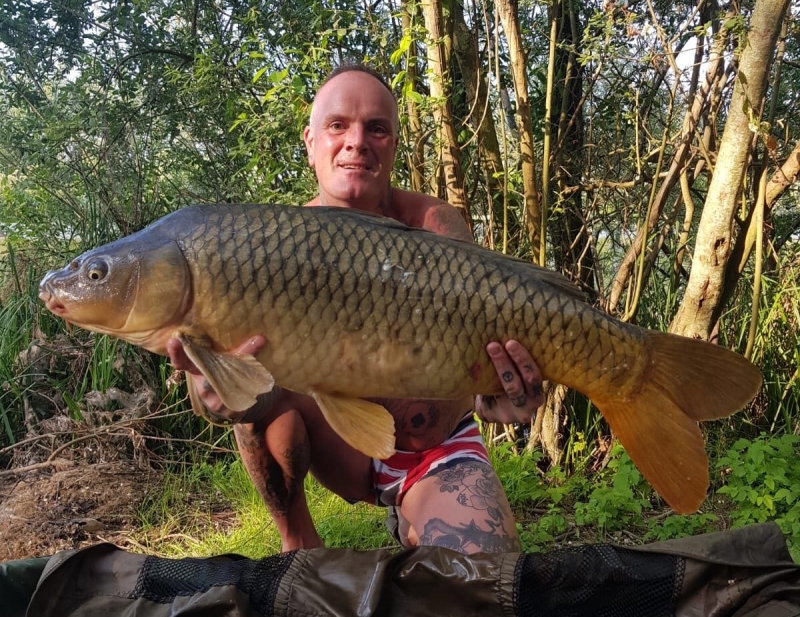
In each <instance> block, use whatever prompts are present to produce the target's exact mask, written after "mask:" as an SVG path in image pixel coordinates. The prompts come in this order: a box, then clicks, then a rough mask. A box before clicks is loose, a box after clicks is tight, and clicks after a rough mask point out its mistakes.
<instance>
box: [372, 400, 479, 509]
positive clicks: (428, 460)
mask: <svg viewBox="0 0 800 617" xmlns="http://www.w3.org/2000/svg"><path fill="white" fill-rule="evenodd" d="M468 460H472V461H483V462H485V463H487V464H488V463H489V453H488V452H487V451H486V444H485V443H484V442H483V436H482V435H481V432H480V428H479V427H478V422H477V421H476V420H475V416H474V415H473V412H472V411H470V412H469V413H467V415H465V416H464V418H463V419H462V420H461V422H459V424H458V426H456V428H455V430H454V431H453V432H452V434H451V435H450V437H448V438H447V439H446V440H445V441H444V442H442V443H441V444H439V445H438V446H435V447H433V448H431V449H430V450H425V451H423V452H405V451H403V450H398V451H397V452H395V453H394V454H393V455H392V456H390V457H389V458H387V459H383V460H378V459H373V461H372V481H373V484H374V486H375V494H376V505H380V506H399V505H400V504H401V503H402V502H403V497H405V494H406V493H407V492H408V490H409V489H410V488H411V487H412V486H414V484H416V483H417V482H419V481H420V480H422V479H423V478H425V477H426V476H428V475H430V474H432V473H434V472H436V471H440V470H442V469H446V468H448V467H450V466H452V465H454V464H455V463H457V462H461V461H468Z"/></svg>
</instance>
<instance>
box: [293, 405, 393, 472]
mask: <svg viewBox="0 0 800 617" xmlns="http://www.w3.org/2000/svg"><path fill="white" fill-rule="evenodd" d="M309 394H311V396H312V397H313V398H314V400H315V401H316V402H317V405H319V408H320V410H321V411H322V415H323V416H324V417H325V419H326V420H327V421H328V424H330V425H331V427H333V430H335V431H336V432H337V433H338V434H339V436H340V437H341V438H342V439H344V440H345V441H346V442H347V443H348V444H350V445H351V446H353V447H354V448H355V449H356V450H359V451H361V452H363V453H364V454H366V455H367V456H370V457H372V458H377V459H385V458H389V457H390V456H391V455H392V454H394V452H395V449H394V418H392V416H391V414H390V413H389V412H388V411H386V408H385V407H383V406H382V405H378V404H377V403H370V402H369V401H365V400H364V399H360V398H352V397H345V396H335V395H332V394H323V393H322V392H315V391H312V392H310V393H309Z"/></svg>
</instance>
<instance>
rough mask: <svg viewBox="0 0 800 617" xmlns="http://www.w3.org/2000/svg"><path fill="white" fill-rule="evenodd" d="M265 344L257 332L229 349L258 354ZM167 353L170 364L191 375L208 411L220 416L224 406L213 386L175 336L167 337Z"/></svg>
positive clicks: (241, 352)
mask: <svg viewBox="0 0 800 617" xmlns="http://www.w3.org/2000/svg"><path fill="white" fill-rule="evenodd" d="M266 344H267V339H266V338H265V337H264V336H263V335H261V334H257V335H256V336H254V337H252V338H250V339H248V340H247V341H245V342H244V343H242V344H241V345H239V346H238V347H235V348H234V349H232V350H231V351H232V352H233V353H240V354H250V355H252V356H255V355H258V352H259V351H261V350H262V349H263V348H264V345H266ZM167 354H169V359H170V362H172V366H174V367H175V368H176V369H177V370H179V371H186V373H187V374H188V375H191V379H194V383H195V387H196V388H197V392H198V393H199V394H200V400H201V401H203V404H204V405H205V406H206V408H207V409H208V411H209V412H210V413H211V414H212V415H214V416H221V415H222V411H223V410H224V409H225V406H224V405H223V404H222V401H221V400H220V398H219V395H217V393H216V392H215V391H214V388H212V387H211V384H209V383H208V380H207V379H206V378H205V377H203V374H202V373H201V372H200V369H198V368H197V367H196V366H195V364H194V362H192V361H191V360H190V359H189V356H187V355H186V350H184V348H183V343H181V342H180V341H179V340H178V339H176V338H171V339H169V340H168V341H167Z"/></svg>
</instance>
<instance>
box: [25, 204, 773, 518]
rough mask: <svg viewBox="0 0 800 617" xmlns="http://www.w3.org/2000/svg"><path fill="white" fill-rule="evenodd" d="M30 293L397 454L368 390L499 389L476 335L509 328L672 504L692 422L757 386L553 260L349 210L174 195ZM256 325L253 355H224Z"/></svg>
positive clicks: (698, 442) (454, 393) (695, 452)
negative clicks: (275, 389) (166, 207)
mask: <svg viewBox="0 0 800 617" xmlns="http://www.w3.org/2000/svg"><path fill="white" fill-rule="evenodd" d="M90 273H91V274H92V275H93V276H94V278H92V277H90V276H89V274H90ZM98 273H99V274H98ZM98 277H99V278H98ZM40 296H41V297H42V299H43V300H44V301H45V302H46V303H47V306H48V308H50V310H52V311H53V312H54V313H56V314H58V315H61V316H62V317H64V319H67V320H68V321H71V322H72V323H75V324H77V325H79V326H83V327H86V328H88V329H92V330H95V331H98V332H105V333H108V334H112V335H114V336H117V337H119V338H122V339H124V340H128V341H130V342H133V343H135V344H138V345H141V346H142V347H145V348H147V349H150V350H151V351H154V352H156V353H162V354H163V353H165V352H166V342H167V340H168V339H170V338H172V337H177V338H179V339H180V340H181V342H182V343H183V345H184V349H185V350H186V352H187V355H189V356H190V357H191V359H192V360H193V361H194V362H195V364H196V365H197V366H198V368H199V370H201V372H203V374H204V375H205V376H206V378H207V379H208V380H209V383H210V384H212V386H213V387H214V388H215V390H216V391H217V392H218V393H219V394H220V398H221V399H222V401H223V402H224V403H225V405H226V406H227V407H228V409H229V410H231V412H232V413H233V414H234V417H235V414H236V413H237V412H243V411H245V410H246V409H247V408H248V407H249V406H250V405H252V404H253V403H254V402H255V397H256V396H257V395H258V394H260V393H263V392H265V391H268V390H269V389H270V388H271V387H272V385H273V384H274V383H277V384H279V385H281V386H283V387H285V388H289V389H292V390H296V391H299V392H305V393H307V394H309V395H311V396H313V397H314V398H315V400H316V401H317V404H318V405H319V406H320V409H321V410H322V412H323V414H324V416H325V418H326V420H328V422H330V423H331V426H332V427H333V428H334V429H335V430H336V431H337V432H339V433H340V434H341V435H342V437H343V438H344V439H345V440H346V441H348V443H350V444H351V445H353V446H354V447H356V448H358V449H361V450H362V451H364V452H365V453H367V454H369V455H370V456H374V457H376V458H382V457H384V456H388V455H389V454H390V453H391V452H393V443H394V438H393V420H392V418H391V416H390V415H389V414H388V412H386V410H385V409H384V408H382V407H381V406H379V405H376V404H374V403H371V402H368V401H365V400H364V399H365V398H372V397H381V398H412V397H413V398H443V399H460V398H462V397H465V396H468V395H474V394H483V395H487V394H501V393H502V392H503V389H502V385H501V383H500V379H499V377H498V375H497V372H496V370H495V368H494V366H493V365H492V363H491V361H490V359H489V357H488V354H487V353H486V351H485V350H486V345H487V344H488V343H489V342H491V341H498V342H500V343H504V342H506V341H509V340H518V341H519V342H520V343H521V344H522V345H523V346H524V347H525V348H526V349H527V350H528V351H529V352H530V354H531V356H532V357H533V358H534V360H535V361H536V363H537V365H538V366H539V367H540V368H541V372H542V374H543V376H544V377H545V378H546V379H550V380H553V381H556V382H559V383H562V384H564V385H566V386H569V387H571V388H574V389H576V390H578V391H580V392H582V393H583V394H585V395H586V396H588V397H589V398H590V399H591V400H592V402H593V403H594V404H595V405H596V406H597V407H598V408H599V409H600V411H601V412H602V414H603V416H604V417H605V418H606V419H607V420H608V422H609V424H610V425H611V427H612V429H613V430H614V432H615V434H616V435H617V436H618V437H619V439H620V441H622V443H623V445H624V446H625V447H626V449H627V450H628V453H629V454H630V456H631V458H632V460H633V461H634V462H635V463H636V465H637V466H638V467H639V468H640V470H641V471H642V473H643V474H644V476H645V477H646V478H647V479H648V480H649V481H650V482H651V483H652V484H653V486H654V487H655V488H656V490H658V491H659V493H660V494H661V495H662V496H664V498H665V499H666V500H667V501H668V503H669V504H670V505H671V506H672V507H673V508H674V509H676V510H677V511H680V512H688V511H693V510H695V509H696V508H697V507H698V506H699V504H700V503H701V502H702V500H703V498H704V496H705V490H706V488H707V486H708V463H707V458H706V455H705V450H704V442H703V437H702V433H701V432H700V430H699V429H698V427H697V422H698V421H700V420H709V419H714V418H720V417H724V416H727V415H730V414H731V413H733V412H735V411H737V410H738V409H740V408H741V407H742V406H744V405H745V404H746V403H747V402H748V401H749V400H750V399H751V398H753V396H755V394H756V393H757V391H758V389H759V387H760V384H761V376H760V373H759V371H758V369H757V368H756V367H754V366H753V365H752V364H751V363H750V362H748V361H747V360H745V359H744V358H742V357H741V356H739V355H738V354H735V353H733V352H731V351H729V350H727V349H724V348H721V347H719V346H716V345H711V344H709V343H706V342H702V341H696V340H692V339H688V338H683V337H679V336H674V335H670V334H664V333H659V332H654V331H650V330H645V329H643V328H640V327H637V326H635V325H632V324H629V323H624V322H621V321H618V320H616V319H614V318H613V317H612V316H610V315H608V314H606V313H603V312H601V311H599V310H597V309H595V308H593V307H592V306H590V305H589V304H587V303H586V302H585V299H584V298H583V295H582V294H581V293H580V292H579V290H578V289H577V288H576V287H574V286H573V285H572V284H571V283H570V282H569V281H568V280H567V279H565V278H564V277H562V276H561V275H559V274H557V273H555V272H552V271H549V270H546V269H544V268H540V267H538V266H536V265H534V264H530V263H527V262H524V261H521V260H519V259H515V258H512V257H508V256H505V255H502V254H500V253H497V252H494V251H490V250H488V249H485V248H482V247H479V246H477V245H474V244H470V243H466V242H462V241H458V240H453V239H450V238H443V237H441V236H436V235H434V234H432V233H430V232H426V231H422V230H415V229H410V228H408V227H406V226H404V225H402V224H400V223H398V222H396V221H392V220H390V219H385V218H382V217H377V216H375V215H371V214H368V213H364V212H359V211H355V210H350V209H346V208H328V207H314V208H298V207H289V206H272V205H255V204H252V205H242V204H222V205H209V206H197V207H190V208H184V209H182V210H179V211H177V212H174V213H172V214H170V215H168V216H166V217H164V218H162V219H160V220H159V221H157V222H155V223H154V224H152V225H151V226H150V227H148V228H146V229H144V230H142V231H140V232H138V233H136V234H133V235H131V236H128V237H126V238H122V239H120V240H118V241H116V242H114V243H111V244H109V245H106V246H103V247H98V248H97V249H94V250H92V251H89V252H87V253H86V254H84V255H82V256H80V257H79V258H77V259H76V260H74V261H73V262H72V263H71V264H70V265H68V266H67V267H66V268H64V269H63V270H60V271H54V272H51V273H48V275H47V276H46V277H45V278H44V279H43V281H42V283H41V286H40ZM256 334H263V335H264V336H265V337H266V339H267V344H266V346H265V347H264V349H263V350H262V351H261V352H259V354H258V356H257V357H255V358H254V357H252V356H241V355H236V354H232V353H229V351H228V350H230V349H233V348H235V347H236V346H237V345H238V344H240V343H241V342H242V341H244V340H247V339H248V338H249V337H252V336H254V335H256ZM193 383H194V382H193V380H189V384H190V394H191V395H192V401H193V406H194V407H195V410H196V411H198V413H203V408H202V404H201V403H200V402H199V399H198V397H197V393H196V392H194V391H193V390H192V388H193V385H192V384H193Z"/></svg>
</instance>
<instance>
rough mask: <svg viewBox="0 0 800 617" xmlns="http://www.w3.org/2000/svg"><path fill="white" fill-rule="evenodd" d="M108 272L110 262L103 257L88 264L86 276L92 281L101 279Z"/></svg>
mask: <svg viewBox="0 0 800 617" xmlns="http://www.w3.org/2000/svg"><path fill="white" fill-rule="evenodd" d="M106 274H108V264H107V263H106V262H105V261H103V260H102V259H96V260H94V261H92V262H90V263H89V264H87V265H86V276H87V277H89V279H91V280H92V281H101V280H103V279H104V278H105V277H106Z"/></svg>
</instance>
